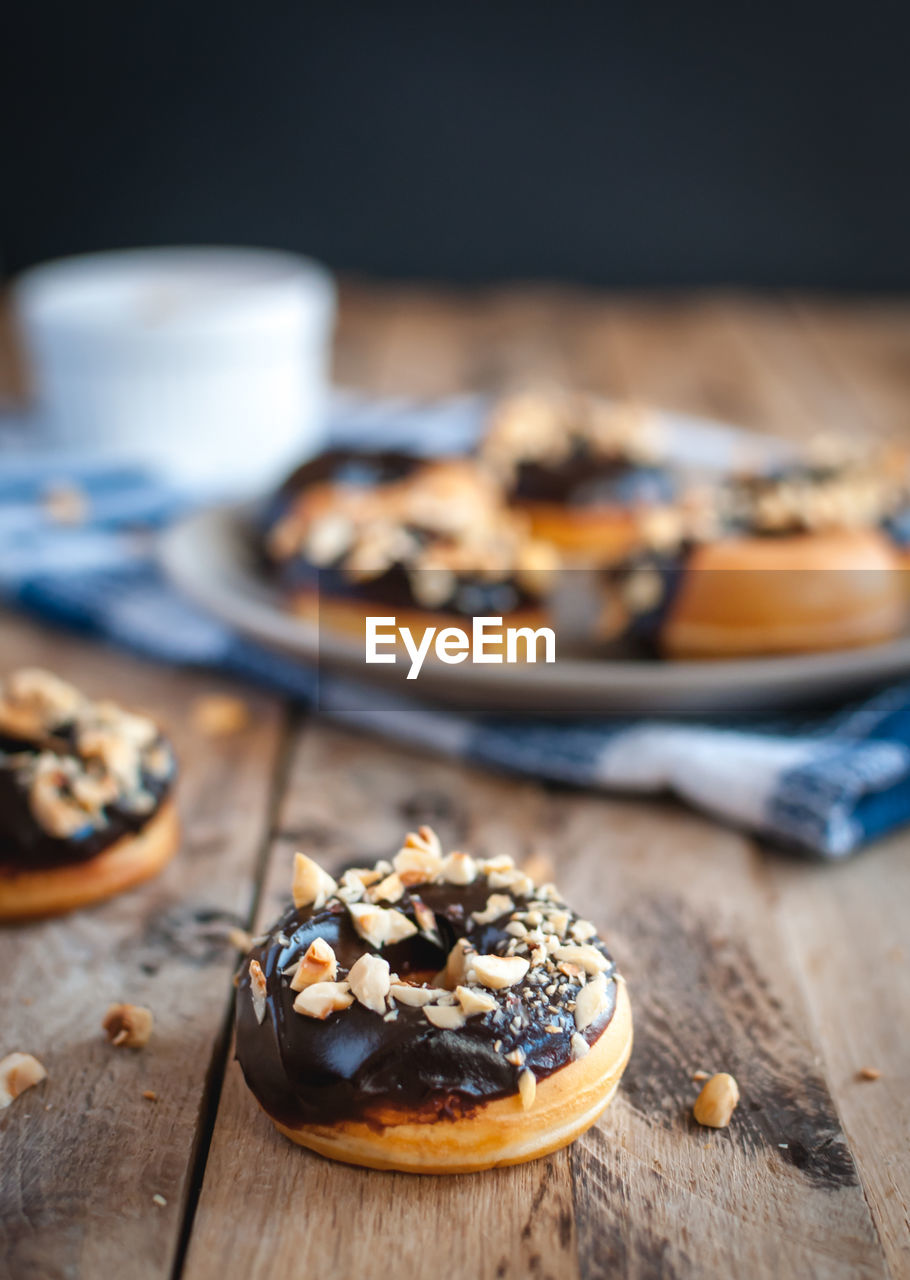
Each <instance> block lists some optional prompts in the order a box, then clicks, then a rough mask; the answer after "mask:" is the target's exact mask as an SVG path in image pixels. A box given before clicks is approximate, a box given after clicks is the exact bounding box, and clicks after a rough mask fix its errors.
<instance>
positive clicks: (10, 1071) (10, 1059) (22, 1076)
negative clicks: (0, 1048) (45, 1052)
mask: <svg viewBox="0 0 910 1280" xmlns="http://www.w3.org/2000/svg"><path fill="white" fill-rule="evenodd" d="M46 1077H47V1072H46V1071H45V1069H44V1067H43V1066H42V1065H41V1063H40V1062H39V1061H38V1059H37V1058H34V1057H32V1055H31V1054H30V1053H8V1054H7V1055H6V1057H5V1058H3V1059H2V1060H0V1109H2V1108H3V1107H8V1106H9V1104H10V1103H11V1102H12V1101H13V1100H14V1099H15V1098H18V1097H19V1094H20V1093H24V1092H25V1090H26V1089H31V1088H32V1086H33V1085H36V1084H39V1083H40V1082H41V1081H42V1080H44V1079H46Z"/></svg>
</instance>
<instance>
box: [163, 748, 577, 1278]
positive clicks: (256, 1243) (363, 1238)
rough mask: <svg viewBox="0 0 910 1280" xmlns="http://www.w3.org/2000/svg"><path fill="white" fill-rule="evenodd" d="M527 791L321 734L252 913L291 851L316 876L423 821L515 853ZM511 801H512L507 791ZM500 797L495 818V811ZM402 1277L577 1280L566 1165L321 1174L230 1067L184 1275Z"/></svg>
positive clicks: (282, 879) (297, 772)
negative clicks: (552, 1279) (444, 1174)
mask: <svg viewBox="0 0 910 1280" xmlns="http://www.w3.org/2000/svg"><path fill="white" fill-rule="evenodd" d="M535 794H536V789H535V788H531V787H521V786H517V785H516V786H515V787H514V788H512V789H510V790H509V791H504V789H503V784H501V783H499V782H498V781H495V780H493V781H489V782H487V781H485V780H482V779H475V778H474V777H472V776H470V775H469V774H468V773H467V771H463V770H458V769H453V767H452V766H449V765H446V764H445V763H443V762H440V761H433V760H427V759H425V758H420V757H419V756H417V755H412V754H408V753H402V752H398V751H396V750H393V749H391V748H388V747H384V746H382V747H380V746H377V744H375V743H372V742H369V741H363V740H358V739H357V738H355V737H354V736H353V735H349V734H346V733H341V732H336V731H333V730H328V729H322V728H315V729H308V730H307V731H306V733H305V734H304V737H303V739H302V741H301V742H300V744H299V749H298V751H297V753H296V755H295V762H294V767H293V771H292V774H291V781H290V786H289V793H288V800H287V803H286V805H285V807H284V809H283V812H282V815H281V821H280V830H281V831H282V833H284V834H282V836H281V838H279V839H278V840H277V841H276V844H275V847H274V849H273V853H272V858H271V862H270V866H269V871H268V875H267V879H266V886H265V893H264V895H263V902H262V909H261V913H260V921H259V924H260V925H263V926H264V925H266V924H267V923H268V922H269V921H270V920H272V919H273V918H274V916H275V915H276V914H277V912H278V911H279V910H282V909H283V908H284V906H285V905H286V904H287V900H288V897H289V885H290V867H291V861H292V853H293V850H294V848H303V849H306V850H307V851H308V852H310V853H311V854H312V855H313V856H314V857H317V858H318V859H320V861H322V862H323V863H324V865H326V866H327V867H331V868H335V869H339V868H340V867H341V866H342V865H343V864H344V863H345V862H350V861H351V860H352V859H354V860H356V861H358V862H359V861H361V860H363V859H371V860H372V859H374V858H376V857H379V856H380V855H383V854H387V853H388V851H389V850H390V849H395V848H396V847H397V842H398V841H399V840H400V837H401V835H402V834H403V832H404V831H405V830H406V829H407V828H408V827H410V826H413V825H414V824H415V823H419V822H421V821H425V820H427V821H432V822H434V823H436V824H437V825H438V827H439V830H440V832H441V834H443V835H444V836H445V838H446V839H448V840H452V839H454V838H455V836H456V834H457V835H458V836H459V838H460V839H462V840H463V841H464V842H465V844H474V846H475V847H478V848H479V847H480V843H481V842H480V841H479V840H476V839H472V837H474V836H478V835H479V834H480V833H484V834H485V839H484V841H483V844H484V847H486V848H487V849H488V850H490V851H492V849H493V848H496V849H500V850H503V849H508V848H512V849H516V848H518V847H519V846H520V845H522V844H524V845H527V843H528V842H529V841H531V840H532V839H533V821H534V812H533V806H532V805H531V804H529V803H528V802H529V800H530V799H531V797H532V796H533V795H535ZM519 796H520V797H521V802H520V803H512V801H513V800H515V799H517V797H519ZM507 797H508V799H509V801H510V803H509V805H508V808H507V809H503V807H502V806H503V801H504V800H505V799H506V798H507ZM301 1258H305V1259H306V1265H307V1269H308V1271H311V1272H312V1274H313V1275H318V1276H323V1277H326V1280H328V1278H330V1277H332V1278H334V1277H339V1278H340V1277H346V1276H358V1277H362V1278H363V1280H371V1278H372V1277H375V1278H376V1280H380V1278H381V1277H385V1276H386V1275H387V1274H388V1272H389V1270H390V1268H391V1269H393V1270H394V1273H395V1275H396V1276H398V1277H401V1280H410V1277H423V1276H430V1275H434V1274H438V1275H446V1276H453V1277H454V1276H464V1277H477V1278H478V1280H480V1278H481V1277H487V1276H489V1277H497V1280H505V1278H506V1277H519V1276H521V1277H523V1276H527V1275H541V1276H559V1277H560V1278H561V1280H562V1278H564V1280H572V1277H573V1276H575V1275H576V1274H577V1263H576V1251H575V1234H574V1225H573V1212H572V1190H571V1174H570V1168H569V1159H568V1155H567V1153H565V1152H560V1153H557V1154H556V1155H554V1156H550V1157H548V1158H547V1159H544V1160H541V1161H537V1162H535V1163H533V1164H527V1165H522V1166H520V1167H518V1168H514V1169H502V1170H496V1171H493V1172H490V1173H485V1174H482V1175H473V1176H465V1177H452V1178H420V1177H418V1176H415V1175H405V1174H394V1173H376V1172H372V1171H369V1170H362V1169H354V1168H348V1167H346V1166H344V1165H339V1164H333V1163H331V1162H329V1161H326V1160H323V1159H322V1158H321V1157H319V1156H315V1155H312V1154H311V1153H310V1152H308V1151H304V1150H302V1149H301V1148H298V1147H295V1146H293V1145H292V1144H291V1143H289V1142H287V1141H286V1140H285V1139H283V1138H280V1137H279V1136H278V1135H277V1134H276V1133H275V1131H274V1129H273V1128H272V1125H271V1124H270V1123H269V1121H268V1120H267V1119H266V1117H265V1116H264V1115H263V1114H262V1113H261V1112H259V1111H258V1109H257V1107H256V1104H255V1102H254V1100H253V1098H252V1096H251V1095H250V1094H249V1093H248V1092H247V1090H246V1087H245V1086H244V1084H243V1081H242V1078H241V1076H240V1071H239V1068H238V1067H237V1065H236V1063H232V1064H231V1068H230V1070H229V1072H228V1078H227V1082H226V1085H225V1090H224V1093H223V1095H222V1098H221V1103H220V1106H219V1110H218V1119H217V1122H216V1125H215V1131H214V1136H213V1142H212V1147H211V1151H210V1155H209V1161H208V1165H207V1167H206V1171H205V1179H204V1182H203V1186H202V1192H201V1195H200V1200H199V1207H198V1211H197V1215H196V1221H195V1225H194V1229H193V1233H192V1237H191V1241H190V1249H189V1253H188V1256H187V1265H186V1270H185V1272H184V1277H185V1280H200V1278H202V1277H215V1276H220V1275H224V1274H237V1275H247V1276H250V1277H257V1276H263V1277H264V1276H266V1275H283V1274H294V1268H295V1267H298V1266H299V1260H300V1259H301Z"/></svg>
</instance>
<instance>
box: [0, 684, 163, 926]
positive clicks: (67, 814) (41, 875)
mask: <svg viewBox="0 0 910 1280" xmlns="http://www.w3.org/2000/svg"><path fill="white" fill-rule="evenodd" d="M174 776H175V764H174V757H173V753H172V752H171V749H170V746H169V744H168V743H167V742H166V741H165V739H164V737H163V736H162V734H161V732H160V730H159V729H158V727H157V725H155V723H154V722H153V721H152V720H149V719H148V718H147V717H145V716H138V715H134V714H132V713H130V712H127V711H123V710H122V709H121V708H120V707H118V706H116V705H115V704H114V703H111V702H92V701H90V700H89V699H88V698H86V697H85V696H84V695H83V694H81V693H80V692H79V690H78V689H75V688H74V687H73V686H72V685H70V684H68V683H67V682H66V681H64V680H61V679H59V677H57V676H55V675H53V674H52V673H51V672H49V671H41V670H37V669H31V668H25V669H23V670H21V671H17V672H14V673H13V674H12V675H10V676H9V677H8V679H7V680H6V681H5V682H4V683H3V684H2V685H0V920H18V919H26V918H29V917H33V916H43V915H54V914H58V913H60V912H63V911H70V910H72V909H73V908H74V907H78V906H84V905H86V904H87V903H90V902H95V901H97V900H99V899H100V898H105V897H109V896H110V895H111V894H114V893H118V892H120V891H121V890H123V889H126V888H128V887H130V886H131V885H133V884H137V883H139V881H141V880H145V879H147V878H148V877H150V876H152V875H154V874H155V873H156V872H157V871H159V870H160V869H161V867H163V866H164V864H165V863H166V862H168V861H169V860H170V858H171V857H173V855H174V853H175V852H176V850H177V843H178V824H177V816H176V810H175V808H174V804H173V801H172V799H171V790H172V786H173V781H174Z"/></svg>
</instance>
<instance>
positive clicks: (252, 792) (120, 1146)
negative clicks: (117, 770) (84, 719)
mask: <svg viewBox="0 0 910 1280" xmlns="http://www.w3.org/2000/svg"><path fill="white" fill-rule="evenodd" d="M23 663H40V664H46V665H51V666H53V667H54V668H55V669H56V670H57V671H59V672H60V673H61V674H63V675H65V676H66V677H68V678H70V679H72V680H73V681H74V682H75V683H76V684H77V685H79V686H80V687H83V688H85V690H86V691H87V692H89V693H90V694H92V695H94V696H110V697H113V698H115V699H117V700H119V701H122V702H123V703H124V704H126V705H131V706H139V707H143V708H145V709H147V710H148V711H149V712H151V713H152V714H154V715H155V716H156V718H158V719H160V721H161V722H162V723H163V724H164V725H165V726H166V728H167V731H168V732H169V734H170V735H171V736H172V739H173V741H174V743H175V745H176V749H177V753H178V758H179V761H180V768H181V778H180V809H181V814H182V818H183V824H184V834H183V842H182V848H181V850H180V853H179V854H178V856H177V858H176V860H175V861H174V862H173V863H171V865H170V866H169V867H168V868H167V870H166V871H165V872H164V874H163V875H161V876H160V877H159V878H158V879H156V880H154V881H151V882H150V883H148V884H146V885H143V886H141V887H139V888H137V889H135V890H133V891H131V892H129V893H126V894H123V895H121V896H120V897H118V898H115V899H113V900H111V901H110V902H107V903H104V904H99V905H98V906H97V907H94V908H92V909H90V910H86V911H83V912H80V913H78V914H76V915H73V916H68V917H62V918H60V919H58V920H52V921H47V922H43V923H38V924H33V925H28V926H21V927H15V928H13V927H7V928H0V969H2V972H3V974H4V985H5V991H6V993H7V999H6V1001H5V1004H4V1015H3V1026H2V1032H0V1036H2V1039H0V1056H2V1054H4V1053H7V1052H11V1051H14V1050H24V1051H27V1052H31V1053H34V1054H35V1055H36V1056H37V1057H38V1058H39V1059H40V1060H41V1061H42V1062H43V1063H44V1065H45V1066H46V1068H47V1072H48V1079H47V1081H46V1083H44V1084H42V1085H40V1086H38V1087H37V1088H35V1089H34V1090H32V1091H30V1092H29V1093H28V1094H25V1095H23V1096H22V1097H21V1098H20V1099H18V1100H17V1101H16V1103H15V1104H14V1105H13V1106H11V1107H9V1108H8V1109H7V1110H6V1111H2V1112H0V1152H2V1169H0V1192H2V1194H0V1275H3V1276H4V1277H7V1276H8V1277H10V1280H20V1278H21V1280H35V1278H36V1277H41V1280H57V1277H60V1278H61V1280H62V1278H63V1277H73V1276H85V1277H102V1276H124V1277H137V1278H139V1277H143V1278H144V1277H158V1276H165V1275H167V1274H168V1273H169V1271H170V1268H171V1266H172V1263H173V1260H174V1256H175V1251H176V1248H177V1244H178V1240H179V1238H180V1232H181V1225H182V1219H183V1213H184V1206H185V1199H186V1196H187V1194H188V1191H189V1187H190V1183H191V1178H192V1169H193V1156H194V1151H195V1147H196V1143H197V1139H198V1136H199V1133H200V1122H201V1120H202V1117H203V1112H204V1104H205V1098H206V1091H207V1089H208V1087H209V1084H210V1082H209V1080H208V1079H207V1076H208V1073H209V1071H210V1070H214V1071H215V1073H216V1075H217V1074H218V1073H220V1070H221V1062H220V1054H221V1051H222V1049H221V1046H222V1044H223V1037H224V1030H225V1014H226V1010H227V1008H228V993H229V989H230V975H231V972H232V969H233V966H234V964H235V962H236V955H235V953H234V952H233V950H232V948H231V947H230V945H229V944H228V942H227V939H226V933H227V929H228V927H229V926H230V925H231V924H233V923H237V922H242V921H245V920H246V918H247V917H248V914H249V912H250V909H251V906H252V900H253V893H254V884H255V880H254V873H255V868H256V853H257V849H258V848H259V846H260V845H261V842H262V839H263V836H264V834H265V831H264V825H263V824H264V821H265V816H266V814H267V811H268V792H269V788H270V785H271V777H272V774H273V766H274V761H275V754H276V750H277V745H278V741H279V736H280V722H281V718H280V713H279V711H278V709H277V708H276V707H275V705H274V704H272V703H270V702H269V701H268V700H267V699H264V698H261V697H258V696H257V697H255V698H253V699H251V700H250V706H251V709H252V711H253V717H252V722H251V724H250V727H249V728H248V729H247V730H245V731H244V732H243V733H242V734H238V735H237V736H236V737H232V738H226V739H223V740H219V741H217V742H215V741H212V740H210V739H205V740H202V739H200V736H199V734H198V733H197V732H196V731H195V730H194V729H193V726H192V724H191V722H190V719H189V716H188V712H189V709H190V706H191V703H192V699H193V698H194V697H195V696H197V695H199V694H202V693H204V692H207V691H209V690H210V689H212V688H216V687H217V683H216V682H213V681H211V680H210V679H208V678H205V677H199V676H189V675H183V674H177V673H174V672H162V671H158V670H156V669H155V668H152V667H148V666H143V665H141V664H139V663H137V662H132V661H130V660H129V659H126V658H123V657H120V656H117V655H114V654H111V653H110V652H105V651H104V650H102V649H99V648H94V647H89V646H87V645H85V644H83V643H79V642H76V641H73V640H69V639H64V638H61V637H59V636H53V637H52V636H50V635H48V634H45V633H42V632H39V631H38V630H37V629H35V628H31V627H27V626H25V625H24V624H21V623H18V622H17V623H14V622H13V621H11V620H10V619H8V618H6V617H4V618H3V619H2V622H0V669H2V670H8V669H10V668H12V667H14V666H16V665H21V664H23ZM119 1001H128V1002H131V1003H135V1004H143V1005H147V1006H148V1007H149V1008H151V1010H152V1011H153V1013H154V1015H155V1027H154V1031H153V1035H152V1038H151V1040H150V1042H149V1044H148V1045H147V1047H146V1048H145V1049H143V1050H141V1051H131V1050H124V1049H114V1048H113V1047H112V1046H111V1045H110V1044H109V1043H108V1042H107V1039H106V1037H105V1036H104V1034H103V1032H102V1030H101V1020H102V1017H103V1016H104V1013H105V1011H106V1009H107V1007H108V1005H109V1004H111V1003H113V1002H119ZM145 1090H151V1091H153V1092H154V1093H155V1094H156V1095H157V1101H154V1102H152V1101H149V1100H147V1099H146V1098H144V1097H143V1091H145ZM155 1195H160V1196H163V1197H164V1199H165V1200H166V1202H167V1203H166V1204H165V1205H158V1204H156V1203H155V1202H154V1200H153V1196H155Z"/></svg>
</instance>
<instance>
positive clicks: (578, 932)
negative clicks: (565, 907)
mask: <svg viewBox="0 0 910 1280" xmlns="http://www.w3.org/2000/svg"><path fill="white" fill-rule="evenodd" d="M569 933H570V935H571V937H573V938H574V939H575V941H576V942H587V941H588V939H589V938H593V937H596V935H597V930H596V929H595V928H594V925H593V924H592V923H591V921H590V920H576V921H575V923H574V924H571V925H570V926H569Z"/></svg>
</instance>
